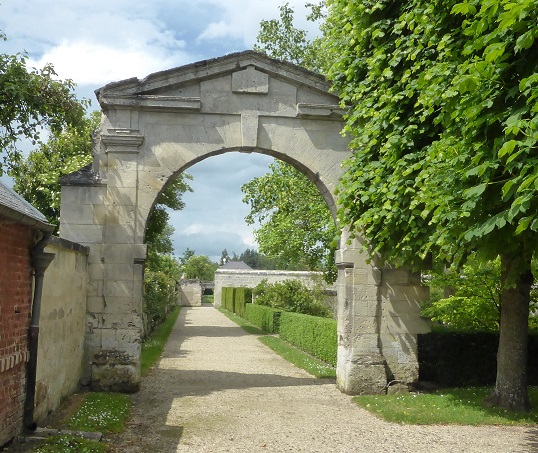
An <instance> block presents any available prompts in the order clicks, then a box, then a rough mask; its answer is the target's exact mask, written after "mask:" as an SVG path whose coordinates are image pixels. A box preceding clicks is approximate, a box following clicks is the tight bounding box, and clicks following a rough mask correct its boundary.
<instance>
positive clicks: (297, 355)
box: [258, 335, 336, 379]
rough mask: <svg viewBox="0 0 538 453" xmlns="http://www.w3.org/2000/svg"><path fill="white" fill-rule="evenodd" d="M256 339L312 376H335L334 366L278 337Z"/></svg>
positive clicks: (322, 377)
mask: <svg viewBox="0 0 538 453" xmlns="http://www.w3.org/2000/svg"><path fill="white" fill-rule="evenodd" d="M258 339H259V340H260V341H261V342H262V343H263V344H264V345H266V346H268V347H269V348H271V349H272V350H273V351H275V352H276V353H277V354H278V355H279V356H281V357H282V358H284V359H286V360H287V361H288V362H290V363H293V364H294V365H295V366H296V367H298V368H302V369H303V370H305V371H306V372H308V373H310V374H311V375H312V376H315V377H317V378H320V379H324V378H336V370H335V368H334V367H332V366H330V365H329V364H327V363H325V362H323V361H321V360H319V359H316V358H314V357H312V356H310V355H308V354H307V353H305V352H304V351H302V350H300V349H298V348H297V347H295V346H293V345H291V344H289V343H287V342H285V341H283V340H281V339H280V338H278V337H274V336H269V335H266V336H263V337H260V338H258Z"/></svg>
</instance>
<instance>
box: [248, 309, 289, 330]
mask: <svg viewBox="0 0 538 453" xmlns="http://www.w3.org/2000/svg"><path fill="white" fill-rule="evenodd" d="M281 314H282V311H281V310H275V309H274V308H270V307H265V306H263V305H256V304H246V306H245V316H244V318H245V319H246V320H247V321H250V322H251V323H252V324H254V325H256V326H258V327H259V328H260V329H262V330H263V331H264V332H267V333H278V330H279V325H280V316H281Z"/></svg>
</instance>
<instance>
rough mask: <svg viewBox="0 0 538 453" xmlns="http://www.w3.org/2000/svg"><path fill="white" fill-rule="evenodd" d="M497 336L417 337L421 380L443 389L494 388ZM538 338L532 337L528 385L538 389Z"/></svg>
mask: <svg viewBox="0 0 538 453" xmlns="http://www.w3.org/2000/svg"><path fill="white" fill-rule="evenodd" d="M498 345H499V334H498V333H485V332H476V333H456V332H431V333H427V334H421V335H419V336H418V358H419V378H420V380H421V381H431V382H436V383H438V384H440V385H442V386H444V387H468V386H478V385H493V384H495V378H496V373H497V348H498ZM537 354H538V336H537V335H529V350H528V382H529V384H530V385H538V363H537V361H536V356H537Z"/></svg>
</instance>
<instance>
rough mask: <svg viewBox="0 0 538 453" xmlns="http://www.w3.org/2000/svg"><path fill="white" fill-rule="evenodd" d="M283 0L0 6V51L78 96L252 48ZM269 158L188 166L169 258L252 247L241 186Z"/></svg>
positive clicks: (46, 0)
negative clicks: (70, 86)
mask: <svg viewBox="0 0 538 453" xmlns="http://www.w3.org/2000/svg"><path fill="white" fill-rule="evenodd" d="M284 1H285V0H282V1H279V0H139V1H132V0H91V1H89V0H25V1H21V0H0V30H1V31H2V32H3V33H5V34H6V35H7V41H6V42H1V41H0V47H1V50H0V53H7V54H15V53H18V52H27V54H28V56H29V62H30V65H31V66H33V67H37V68H42V67H43V66H44V65H45V64H47V63H52V64H53V66H54V68H55V71H56V73H57V74H58V77H59V78H60V79H68V78H69V79H72V80H73V81H74V82H75V83H76V84H77V88H76V92H77V95H78V97H79V98H86V99H90V100H91V101H92V107H91V108H92V109H97V108H98V104H97V101H96V100H95V96H94V91H95V90H96V89H97V88H99V87H101V86H103V85H105V84H107V83H110V82H113V81H118V80H123V79H127V78H131V77H138V78H143V77H145V76H147V75H148V74H151V73H153V72H157V71H161V70H165V69H170V68H174V67H178V66H182V65H185V64H189V63H193V62H196V61H200V60H205V59H208V58H214V57H219V56H223V55H227V54H229V53H232V52H239V51H243V50H248V49H252V47H253V45H254V43H255V41H256V36H257V34H258V30H259V24H260V21H261V20H264V19H265V20H268V19H273V18H277V17H278V15H279V10H278V7H279V6H280V5H281V4H282V3H284ZM287 2H288V3H289V4H290V6H291V7H293V8H294V9H295V13H296V14H295V16H296V26H297V27H300V28H304V29H307V30H310V31H311V32H312V33H315V29H316V26H315V25H314V24H311V23H309V22H307V21H306V19H305V18H306V9H305V6H304V4H305V3H306V0H287ZM271 161H272V158H269V157H267V156H263V155H260V154H239V153H227V154H224V155H220V156H215V157H211V158H209V159H206V160H204V161H202V162H200V163H198V164H196V165H194V166H193V167H190V168H189V169H188V173H189V174H191V175H192V176H193V177H194V180H193V181H191V186H192V188H193V189H194V192H193V193H187V194H185V196H184V201H185V202H186V208H185V209H184V210H182V211H180V212H171V224H172V225H173V226H174V228H175V233H174V236H173V244H174V247H175V253H176V254H177V255H182V254H183V252H184V251H185V249H186V248H190V249H191V250H194V251H195V252H196V254H199V255H207V256H209V257H210V258H211V259H213V260H214V261H218V260H219V259H220V256H221V252H222V250H223V249H225V248H226V249H227V251H228V252H229V253H230V255H231V254H232V252H235V253H237V254H238V255H239V254H240V253H241V252H243V251H244V250H245V249H247V248H256V247H257V245H256V243H255V240H254V236H253V231H252V227H250V226H247V225H246V224H245V222H244V217H245V216H246V215H247V214H248V212H249V209H248V206H247V205H246V204H244V203H242V198H243V194H242V192H241V190H240V186H241V185H242V184H244V183H245V182H247V181H249V180H251V179H252V178H254V177H256V176H261V175H262V174H264V173H266V171H267V166H268V164H269V163H270V162H271Z"/></svg>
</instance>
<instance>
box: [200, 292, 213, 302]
mask: <svg viewBox="0 0 538 453" xmlns="http://www.w3.org/2000/svg"><path fill="white" fill-rule="evenodd" d="M214 300H215V296H214V295H213V294H203V295H202V303H203V304H212V303H213V301H214Z"/></svg>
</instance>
